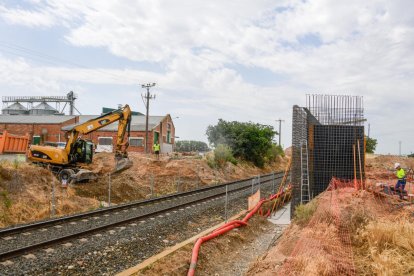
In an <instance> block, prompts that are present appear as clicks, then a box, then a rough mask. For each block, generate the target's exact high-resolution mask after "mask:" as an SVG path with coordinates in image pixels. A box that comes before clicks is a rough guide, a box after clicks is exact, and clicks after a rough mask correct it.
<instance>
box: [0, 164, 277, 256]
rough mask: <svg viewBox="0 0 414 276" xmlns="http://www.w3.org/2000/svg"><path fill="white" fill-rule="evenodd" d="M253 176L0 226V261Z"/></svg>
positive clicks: (245, 184)
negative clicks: (160, 195)
mask: <svg viewBox="0 0 414 276" xmlns="http://www.w3.org/2000/svg"><path fill="white" fill-rule="evenodd" d="M282 177H283V173H282V172H279V173H275V174H274V175H273V174H267V175H262V176H260V181H259V183H260V184H256V186H258V185H264V184H267V185H268V184H269V183H273V184H274V187H276V182H279V180H280V179H281V178H282ZM253 179H254V178H249V179H244V180H239V181H234V182H230V183H225V184H221V185H215V186H210V187H205V188H201V189H196V190H192V191H187V192H182V193H176V194H171V195H167V196H163V197H159V198H154V199H149V200H143V201H137V202H132V203H128V204H123V205H117V206H113V207H108V208H103V209H98V210H95V211H91V212H86V213H81V214H77V215H72V216H66V217H61V218H55V219H50V220H45V221H40V222H36V223H32V224H26V225H19V226H15V227H10V228H5V229H0V239H3V242H2V243H1V245H0V260H6V259H11V258H14V257H17V256H20V255H24V254H27V253H29V252H32V251H36V250H38V249H41V248H45V247H49V246H53V245H56V244H61V243H63V242H65V241H69V240H73V239H75V238H79V237H83V236H87V235H90V234H92V233H96V232H100V231H103V230H106V229H109V228H113V227H116V226H120V225H123V224H127V223H131V222H134V221H142V220H145V219H148V218H150V219H155V217H156V216H160V217H162V214H165V213H168V212H176V211H175V210H177V209H182V208H189V206H193V205H195V204H202V203H205V202H206V201H208V200H211V199H216V198H219V197H222V196H224V195H225V193H226V191H225V190H226V188H225V187H226V186H228V193H229V194H235V193H237V192H240V191H246V189H252V180H253Z"/></svg>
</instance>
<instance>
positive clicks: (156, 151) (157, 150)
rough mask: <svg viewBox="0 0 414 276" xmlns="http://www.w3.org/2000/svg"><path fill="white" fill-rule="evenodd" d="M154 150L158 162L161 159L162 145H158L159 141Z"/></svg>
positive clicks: (153, 147)
mask: <svg viewBox="0 0 414 276" xmlns="http://www.w3.org/2000/svg"><path fill="white" fill-rule="evenodd" d="M152 149H153V150H154V153H155V155H156V156H157V160H159V159H160V149H161V147H160V144H158V141H157V142H155V143H154V145H153V146H152Z"/></svg>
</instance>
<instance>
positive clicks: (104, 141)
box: [98, 137, 112, 146]
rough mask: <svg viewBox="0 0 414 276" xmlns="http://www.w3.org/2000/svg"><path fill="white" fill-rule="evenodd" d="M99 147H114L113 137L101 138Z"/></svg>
mask: <svg viewBox="0 0 414 276" xmlns="http://www.w3.org/2000/svg"><path fill="white" fill-rule="evenodd" d="M98 145H101V146H112V137H99V138H98Z"/></svg>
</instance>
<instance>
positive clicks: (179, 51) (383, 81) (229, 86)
mask: <svg viewBox="0 0 414 276" xmlns="http://www.w3.org/2000/svg"><path fill="white" fill-rule="evenodd" d="M412 10H414V2H412V1H408V0H406V1H404V0H400V1H385V0H380V1H373V0H372V1H364V2H363V3H362V2H361V1H357V0H351V1H345V2H341V1H328V0H312V1H271V0H262V1H247V0H246V1H201V0H198V1H195V0H194V1H155V0H147V1H143V0H142V1H135V2H134V3H133V4H131V2H129V1H97V0H96V1H81V0H76V1H58V0H45V1H38V2H33V3H32V4H31V5H30V6H29V7H22V6H20V7H6V6H4V5H3V6H0V16H1V17H2V18H3V20H4V21H5V22H7V23H8V24H19V25H24V26H31V27H33V28H38V27H44V28H47V27H51V26H64V27H65V30H66V33H65V34H62V36H64V37H65V39H66V40H67V41H68V42H69V43H71V44H72V45H73V46H75V47H103V48H105V49H107V50H108V51H109V52H110V53H112V54H113V55H116V56H119V57H126V58H128V59H130V60H133V61H150V62H157V63H159V64H161V65H162V66H163V67H164V68H165V70H166V72H165V73H149V72H145V71H134V70H109V69H104V68H97V69H98V70H99V72H97V71H96V70H87V69H68V68H63V67H58V68H56V67H46V66H38V67H36V66H30V65H29V64H27V63H25V62H24V61H21V60H20V61H17V62H16V64H12V63H10V62H9V63H7V61H4V60H3V61H1V63H0V66H4V68H7V67H9V66H10V67H11V68H13V69H12V70H11V72H12V73H9V74H7V73H4V72H2V73H0V74H1V75H0V76H2V78H3V83H8V84H10V83H13V84H16V85H22V83H26V84H28V83H35V84H36V86H37V87H38V89H41V87H49V88H48V89H55V90H58V89H59V87H60V86H62V83H63V84H64V86H66V85H68V83H70V82H75V83H76V84H77V85H80V86H81V87H82V86H85V85H87V84H95V85H98V84H110V85H124V84H127V85H132V84H134V82H146V81H148V80H151V81H156V82H157V83H158V85H157V89H161V93H162V95H163V97H164V98H165V99H166V100H168V101H172V102H174V103H175V104H177V107H175V106H174V107H168V104H160V107H161V106H162V107H165V108H172V109H174V110H177V112H179V110H181V111H182V112H183V113H188V111H189V110H190V111H194V110H198V112H197V114H199V116H205V117H206V116H207V117H208V115H206V112H205V111H204V112H203V111H201V110H199V108H193V107H192V106H191V107H188V106H185V104H188V102H187V103H183V102H182V101H181V102H180V100H179V99H177V98H176V96H175V95H171V94H177V92H176V93H171V91H179V93H178V94H179V95H180V96H181V97H185V98H188V99H186V101H190V102H191V101H199V105H200V106H202V107H201V108H203V109H204V110H208V111H209V112H210V111H211V113H213V114H212V115H211V118H208V119H205V120H204V121H205V122H210V123H213V118H214V120H215V119H216V118H217V117H223V118H231V119H237V118H240V119H243V120H249V119H251V120H253V121H254V120H257V121H260V120H262V121H263V122H265V121H266V120H270V121H271V119H269V118H271V117H272V116H274V117H275V119H276V117H281V116H283V117H284V118H290V114H291V106H292V105H293V104H303V101H304V94H305V93H312V92H315V93H321V92H334V93H335V92H336V91H349V93H352V94H360V95H363V96H364V97H365V104H366V111H367V117H368V118H369V119H370V120H371V121H372V130H373V133H375V131H376V127H375V122H381V124H379V125H378V128H379V130H381V131H383V132H384V131H386V130H387V128H388V129H393V127H395V123H394V122H395V118H406V117H407V116H408V117H414V116H413V113H412V111H411V110H409V109H410V107H409V103H412V102H413V100H414V94H412V93H411V88H412V87H413V86H414V81H413V74H414V73H413V72H414V53H413V52H412V49H413V47H414V17H413V16H412ZM234 64H237V65H241V66H245V67H249V68H254V67H259V68H265V69H268V70H270V71H272V72H274V73H275V74H277V75H283V76H286V80H284V81H281V83H280V84H278V85H274V86H272V87H265V86H260V85H257V84H256V85H255V84H252V83H248V82H247V81H246V80H244V79H243V77H242V74H241V73H239V72H238V71H237V70H236V69H234V67H232V66H230V65H234ZM33 72H34V73H33ZM102 72H104V73H102ZM46 75H47V76H48V77H49V78H50V80H46V79H45V76H46ZM119 75H122V76H124V77H125V80H122V77H117V76H119ZM109 76H111V77H109ZM0 82H1V81H0ZM81 89H82V88H81ZM169 93H170V94H169ZM186 101H184V102H186ZM155 108H157V107H155ZM201 108H200V109H201ZM194 112H195V111H194ZM370 116H371V118H370ZM205 117H204V118H205ZM183 121H184V120H183ZM287 121H289V120H287ZM188 133H190V130H188ZM378 133H380V131H378ZM395 133H397V132H395ZM412 136H413V133H412V132H409V133H408V134H407V133H404V135H401V136H398V135H397V134H396V136H395V137H390V136H388V138H387V137H385V138H384V139H383V140H381V139H382V138H380V137H379V139H380V146H379V147H380V148H381V150H382V151H390V150H387V146H382V145H387V144H390V143H392V141H394V140H395V139H408V138H407V137H409V138H410V139H411V140H412V141H413V140H414V139H412V138H413V137H412ZM393 139H394V140H393ZM410 143H411V144H410V145H409V146H410V147H411V149H412V150H413V151H414V142H410Z"/></svg>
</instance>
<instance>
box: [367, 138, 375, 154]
mask: <svg viewBox="0 0 414 276" xmlns="http://www.w3.org/2000/svg"><path fill="white" fill-rule="evenodd" d="M365 141H366V144H365V150H366V152H367V153H374V152H375V149H376V148H377V143H378V142H377V139H374V138H371V137H366V140H365Z"/></svg>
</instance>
